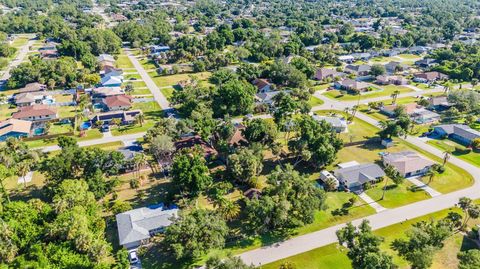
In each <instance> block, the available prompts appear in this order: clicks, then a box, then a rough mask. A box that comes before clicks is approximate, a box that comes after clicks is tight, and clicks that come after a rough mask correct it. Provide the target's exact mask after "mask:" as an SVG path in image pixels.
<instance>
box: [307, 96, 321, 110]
mask: <svg viewBox="0 0 480 269" xmlns="http://www.w3.org/2000/svg"><path fill="white" fill-rule="evenodd" d="M308 104H309V105H310V106H312V107H313V106H320V105H323V101H322V99H319V98H317V97H315V96H313V95H312V96H311V97H310V100H308Z"/></svg>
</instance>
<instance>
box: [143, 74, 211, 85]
mask: <svg viewBox="0 0 480 269" xmlns="http://www.w3.org/2000/svg"><path fill="white" fill-rule="evenodd" d="M211 74H212V73H210V72H201V73H192V74H178V75H168V76H159V75H157V72H149V73H148V75H150V77H151V78H152V79H153V81H154V82H155V84H157V86H158V87H165V86H174V85H177V84H178V83H179V82H180V81H183V80H189V79H190V78H191V77H195V78H197V79H198V80H200V81H204V80H206V79H208V78H209V77H210V76H211Z"/></svg>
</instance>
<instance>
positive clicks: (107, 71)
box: [100, 66, 123, 78]
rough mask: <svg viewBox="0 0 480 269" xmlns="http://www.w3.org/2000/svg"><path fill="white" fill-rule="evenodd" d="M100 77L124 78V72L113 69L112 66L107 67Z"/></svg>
mask: <svg viewBox="0 0 480 269" xmlns="http://www.w3.org/2000/svg"><path fill="white" fill-rule="evenodd" d="M100 77H102V78H103V77H122V78H123V70H122V69H120V68H113V67H110V66H106V67H105V68H104V69H103V70H101V71H100Z"/></svg>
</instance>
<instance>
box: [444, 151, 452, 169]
mask: <svg viewBox="0 0 480 269" xmlns="http://www.w3.org/2000/svg"><path fill="white" fill-rule="evenodd" d="M451 155H452V151H451V150H445V151H444V152H443V163H442V166H445V164H446V163H447V161H448V160H449V159H450V156H451Z"/></svg>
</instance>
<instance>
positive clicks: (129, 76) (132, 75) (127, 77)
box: [124, 74, 142, 81]
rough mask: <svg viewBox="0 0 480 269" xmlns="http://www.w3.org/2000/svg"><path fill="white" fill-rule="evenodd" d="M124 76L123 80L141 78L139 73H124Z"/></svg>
mask: <svg viewBox="0 0 480 269" xmlns="http://www.w3.org/2000/svg"><path fill="white" fill-rule="evenodd" d="M124 78H125V81H134V80H141V79H142V77H141V76H140V74H125V75H124Z"/></svg>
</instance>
